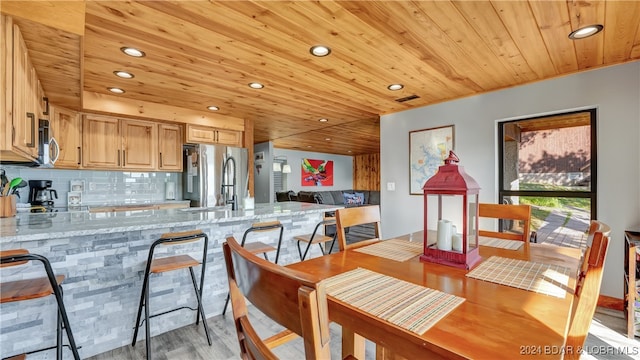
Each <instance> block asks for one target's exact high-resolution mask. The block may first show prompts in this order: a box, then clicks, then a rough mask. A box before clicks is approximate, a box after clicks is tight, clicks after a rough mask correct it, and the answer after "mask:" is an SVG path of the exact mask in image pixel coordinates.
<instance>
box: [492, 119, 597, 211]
mask: <svg viewBox="0 0 640 360" xmlns="http://www.w3.org/2000/svg"><path fill="white" fill-rule="evenodd" d="M583 112H588V113H589V117H590V133H591V146H590V151H591V186H590V189H589V191H569V190H567V191H543V190H504V189H505V183H504V165H505V163H504V155H505V154H504V151H505V146H504V136H505V134H504V126H505V124H509V123H514V122H522V121H526V120H534V119H544V118H547V117H556V116H562V115H571V114H576V113H583ZM596 124H597V109H595V108H593V109H584V110H576V111H569V112H562V113H554V114H549V115H544V116H532V117H528V118H522V119H515V120H508V121H500V122H498V201H499V203H501V204H502V203H503V201H504V199H505V197H513V196H518V197H522V196H538V197H567V198H588V199H590V201H591V219H597V218H598V217H597V208H598V206H597V205H598V203H597V198H598V196H597V195H598V194H597V190H598V151H597V149H598V146H597V144H598V142H597V127H596Z"/></svg>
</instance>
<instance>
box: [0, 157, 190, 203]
mask: <svg viewBox="0 0 640 360" xmlns="http://www.w3.org/2000/svg"><path fill="white" fill-rule="evenodd" d="M0 168H1V169H4V170H5V172H6V175H7V177H8V178H9V179H13V178H15V177H21V178H22V179H24V180H25V181H27V182H28V180H51V181H52V182H53V185H52V188H53V189H54V190H56V192H57V193H58V199H57V200H56V199H54V202H55V206H57V207H64V206H67V195H68V193H69V191H70V190H71V181H72V180H83V181H84V191H83V192H82V205H108V204H128V203H148V202H162V201H165V184H166V183H167V182H174V183H175V184H176V189H178V191H176V194H175V195H176V199H175V200H181V199H182V192H181V191H179V189H181V188H182V186H181V184H182V174H181V173H175V172H124V171H95V170H59V169H44V168H29V167H23V166H13V165H0ZM18 193H19V195H20V198H19V199H18V202H21V203H26V202H29V187H28V186H27V187H24V188H21V189H19V190H18Z"/></svg>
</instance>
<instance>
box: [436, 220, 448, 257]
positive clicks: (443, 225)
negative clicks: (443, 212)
mask: <svg viewBox="0 0 640 360" xmlns="http://www.w3.org/2000/svg"><path fill="white" fill-rule="evenodd" d="M437 246H438V249H439V250H446V251H451V222H450V221H449V220H438V243H437Z"/></svg>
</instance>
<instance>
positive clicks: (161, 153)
mask: <svg viewBox="0 0 640 360" xmlns="http://www.w3.org/2000/svg"><path fill="white" fill-rule="evenodd" d="M160 167H162V153H160Z"/></svg>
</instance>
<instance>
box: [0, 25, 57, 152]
mask: <svg viewBox="0 0 640 360" xmlns="http://www.w3.org/2000/svg"><path fill="white" fill-rule="evenodd" d="M2 40H3V43H4V45H3V53H4V55H3V60H2V61H3V64H2V71H3V76H2V78H3V80H4V81H3V87H4V88H5V89H6V90H7V91H6V94H5V95H4V98H3V101H4V104H5V106H6V110H5V112H4V113H3V116H2V121H3V122H4V123H3V124H1V125H2V129H4V130H5V131H6V133H5V137H4V138H3V140H2V141H1V142H0V144H1V148H2V149H1V150H2V157H3V159H7V160H17V161H20V160H23V161H24V160H35V159H37V157H38V120H39V119H41V118H48V117H47V116H46V115H45V114H43V113H42V103H41V100H42V97H43V95H44V91H43V90H42V86H41V85H40V82H39V81H38V76H37V74H36V71H35V68H34V67H33V65H32V63H31V60H30V58H29V51H28V50H27V46H26V44H25V42H24V39H23V38H22V34H21V32H20V29H19V28H18V26H17V25H15V24H13V22H12V20H11V18H10V17H7V16H2Z"/></svg>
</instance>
